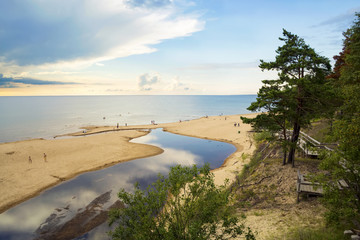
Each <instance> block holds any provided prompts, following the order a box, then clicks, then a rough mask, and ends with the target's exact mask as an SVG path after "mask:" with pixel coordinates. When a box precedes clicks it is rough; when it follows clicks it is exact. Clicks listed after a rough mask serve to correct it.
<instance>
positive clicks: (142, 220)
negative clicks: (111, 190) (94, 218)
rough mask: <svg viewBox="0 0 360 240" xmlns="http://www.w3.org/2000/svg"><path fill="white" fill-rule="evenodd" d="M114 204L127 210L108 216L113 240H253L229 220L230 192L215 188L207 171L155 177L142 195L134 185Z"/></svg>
mask: <svg viewBox="0 0 360 240" xmlns="http://www.w3.org/2000/svg"><path fill="white" fill-rule="evenodd" d="M119 198H120V199H121V200H122V201H123V202H124V203H125V204H126V206H127V207H126V208H124V209H116V210H112V211H111V212H110V224H113V223H115V222H116V223H117V226H116V228H115V230H114V231H112V232H110V236H111V237H112V238H113V239H151V240H156V239H174V240H175V239H211V238H213V239H228V238H235V237H237V236H240V235H244V236H245V238H246V239H255V238H254V235H253V234H252V232H251V230H250V229H249V228H248V229H246V230H245V227H244V226H243V225H242V224H239V222H238V218H237V217H235V216H234V215H233V214H234V210H233V209H232V207H230V206H229V201H230V199H231V198H230V192H229V190H228V189H227V187H226V184H225V185H223V186H220V187H217V186H216V185H215V184H214V178H213V174H212V173H211V172H210V168H209V165H205V166H204V167H202V168H197V167H196V166H195V165H194V166H193V167H182V166H180V165H178V166H175V167H172V168H171V171H170V173H169V177H168V178H167V179H166V178H164V177H163V176H161V175H159V178H158V180H157V181H156V182H155V183H153V184H152V185H150V186H148V188H147V189H146V191H142V190H140V188H139V185H138V184H137V185H135V192H134V193H133V194H132V193H127V192H125V190H124V189H123V190H121V192H120V193H119Z"/></svg>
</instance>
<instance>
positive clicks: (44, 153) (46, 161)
mask: <svg viewBox="0 0 360 240" xmlns="http://www.w3.org/2000/svg"><path fill="white" fill-rule="evenodd" d="M44 162H47V160H46V154H45V153H44Z"/></svg>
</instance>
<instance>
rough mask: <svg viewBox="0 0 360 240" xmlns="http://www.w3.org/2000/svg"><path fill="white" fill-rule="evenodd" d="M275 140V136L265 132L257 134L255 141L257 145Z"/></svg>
mask: <svg viewBox="0 0 360 240" xmlns="http://www.w3.org/2000/svg"><path fill="white" fill-rule="evenodd" d="M273 139H274V134H273V133H271V132H269V131H263V132H259V133H255V134H254V140H255V141H256V142H257V143H261V142H264V141H266V142H268V141H271V140H273Z"/></svg>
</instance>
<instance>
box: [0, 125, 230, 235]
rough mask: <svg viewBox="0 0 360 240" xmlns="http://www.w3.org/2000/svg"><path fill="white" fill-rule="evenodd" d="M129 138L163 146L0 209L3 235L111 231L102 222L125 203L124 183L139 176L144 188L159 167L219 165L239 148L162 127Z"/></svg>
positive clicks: (127, 185)
mask: <svg viewBox="0 0 360 240" xmlns="http://www.w3.org/2000/svg"><path fill="white" fill-rule="evenodd" d="M131 142H135V143H143V144H150V145H155V146H158V147H160V148H162V149H163V150H164V152H163V153H162V154H160V155H157V156H153V157H148V158H142V159H137V160H133V161H129V162H124V163H119V164H117V165H114V166H112V167H109V168H106V169H102V170H98V171H94V172H88V173H84V174H81V175H79V176H78V177H76V178H74V179H72V180H69V181H66V182H64V183H62V184H60V185H58V186H56V187H54V188H51V189H49V190H47V191H44V192H43V193H42V194H40V195H39V196H37V197H35V198H32V199H30V200H28V201H26V202H23V203H21V204H19V205H17V206H15V207H13V208H11V209H9V210H8V211H5V212H4V213H2V214H0V239H36V238H38V239H56V238H57V237H56V236H58V237H60V235H59V234H60V233H62V234H65V232H66V234H67V235H66V237H64V236H62V239H73V238H77V237H79V238H78V239H97V238H98V236H99V235H103V234H106V232H107V231H109V228H108V227H107V224H106V223H105V224H101V223H102V222H104V221H106V214H104V213H106V211H107V209H108V208H109V207H111V206H113V205H114V204H115V206H117V207H121V204H120V203H119V202H117V200H118V198H117V193H118V192H119V190H120V189H122V188H124V189H125V190H126V191H132V189H133V185H134V183H135V182H138V183H139V184H140V188H142V189H145V188H146V187H147V185H149V184H150V183H152V182H153V181H155V180H156V179H157V175H158V173H161V174H162V175H167V173H168V172H169V169H170V167H171V166H175V165H177V164H181V165H187V166H189V165H193V164H197V165H198V166H202V165H204V164H205V163H209V164H210V167H211V168H212V169H215V168H218V167H220V166H221V165H222V164H223V162H224V160H225V159H226V158H227V157H228V156H229V155H231V154H232V153H233V152H235V150H236V148H235V147H234V146H233V145H231V144H228V143H223V142H218V141H211V140H205V139H199V138H193V137H187V136H181V135H176V134H172V133H169V132H164V131H162V129H156V130H152V131H151V133H149V134H148V135H146V136H143V137H140V138H137V139H133V140H132V141H131ZM99 225H100V226H99ZM84 226H85V227H84ZM97 226H99V227H97ZM71 227H72V228H71ZM81 227H82V228H81ZM80 228H81V229H80ZM65 229H66V231H65ZM104 238H106V235H105V236H104ZM59 239H60V238H59Z"/></svg>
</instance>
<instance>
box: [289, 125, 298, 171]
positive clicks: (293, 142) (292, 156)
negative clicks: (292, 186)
mask: <svg viewBox="0 0 360 240" xmlns="http://www.w3.org/2000/svg"><path fill="white" fill-rule="evenodd" d="M299 134H300V125H299V124H298V123H297V122H295V124H294V130H293V133H292V136H291V140H290V143H291V144H290V151H289V157H288V163H291V165H292V166H293V167H294V166H295V150H296V143H297V141H298V139H299Z"/></svg>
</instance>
